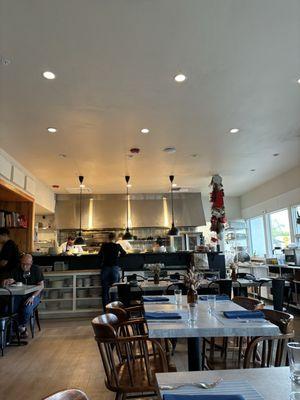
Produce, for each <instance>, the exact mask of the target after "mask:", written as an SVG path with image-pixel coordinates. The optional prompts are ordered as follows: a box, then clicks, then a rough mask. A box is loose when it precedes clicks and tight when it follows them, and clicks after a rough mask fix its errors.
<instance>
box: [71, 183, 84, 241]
mask: <svg viewBox="0 0 300 400" xmlns="http://www.w3.org/2000/svg"><path fill="white" fill-rule="evenodd" d="M83 180H84V176H82V175H80V176H79V183H80V186H79V187H80V193H79V233H78V235H77V236H76V239H75V242H74V245H75V246H86V243H85V240H84V239H83V237H82V233H81V212H82V207H81V202H82V188H83Z"/></svg>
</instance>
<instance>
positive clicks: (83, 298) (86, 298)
mask: <svg viewBox="0 0 300 400" xmlns="http://www.w3.org/2000/svg"><path fill="white" fill-rule="evenodd" d="M101 298H102V297H76V300H99V299H101Z"/></svg>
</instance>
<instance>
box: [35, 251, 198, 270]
mask: <svg viewBox="0 0 300 400" xmlns="http://www.w3.org/2000/svg"><path fill="white" fill-rule="evenodd" d="M191 256H192V253H190V252H186V251H185V252H176V253H140V254H126V256H123V257H120V258H119V267H120V268H121V269H123V270H124V271H137V270H142V269H143V265H144V264H154V263H163V264H165V266H166V267H170V269H172V267H173V268H174V267H187V266H189V265H190V262H191ZM33 261H34V264H36V265H40V266H46V265H49V266H50V265H52V266H53V265H54V263H55V262H56V261H63V262H64V263H65V264H67V265H68V269H69V270H82V269H99V268H100V261H99V258H98V255H97V254H86V255H81V256H76V255H74V256H63V255H61V256H50V255H49V256H34V257H33Z"/></svg>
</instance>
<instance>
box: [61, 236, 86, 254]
mask: <svg viewBox="0 0 300 400" xmlns="http://www.w3.org/2000/svg"><path fill="white" fill-rule="evenodd" d="M74 242H75V238H74V236H68V239H67V241H66V242H64V243H62V244H61V245H60V246H59V253H68V254H77V253H82V252H83V249H82V247H81V246H75V245H74Z"/></svg>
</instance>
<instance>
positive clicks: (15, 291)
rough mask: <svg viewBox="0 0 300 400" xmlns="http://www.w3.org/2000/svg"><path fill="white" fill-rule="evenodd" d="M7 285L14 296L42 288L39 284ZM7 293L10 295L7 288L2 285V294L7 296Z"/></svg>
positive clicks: (0, 290)
mask: <svg viewBox="0 0 300 400" xmlns="http://www.w3.org/2000/svg"><path fill="white" fill-rule="evenodd" d="M6 287H7V289H9V290H10V291H11V293H12V294H13V295H14V296H22V295H26V294H29V293H33V292H36V291H37V290H39V289H40V287H39V286H37V285H22V286H16V285H10V286H6ZM7 295H9V293H8V291H7V290H6V289H5V288H3V287H0V296H7Z"/></svg>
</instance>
